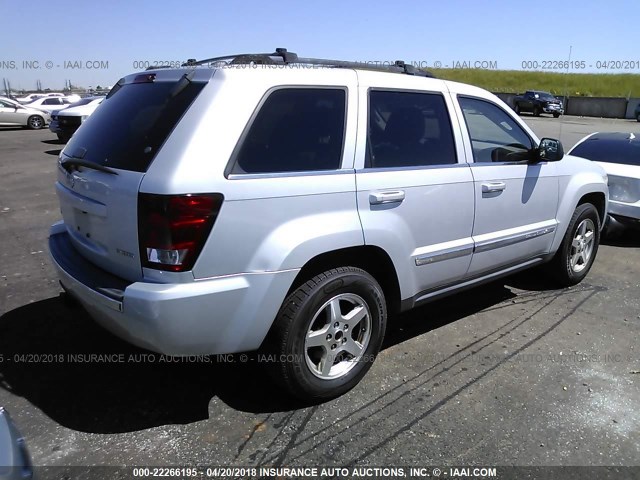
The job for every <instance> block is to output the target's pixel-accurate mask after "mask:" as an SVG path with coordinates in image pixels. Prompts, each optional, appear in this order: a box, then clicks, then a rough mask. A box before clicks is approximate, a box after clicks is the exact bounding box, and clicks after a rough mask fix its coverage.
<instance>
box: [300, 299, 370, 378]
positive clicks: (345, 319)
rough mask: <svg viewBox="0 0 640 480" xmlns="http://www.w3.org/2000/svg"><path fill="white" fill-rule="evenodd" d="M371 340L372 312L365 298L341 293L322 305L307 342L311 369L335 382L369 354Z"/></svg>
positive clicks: (312, 324)
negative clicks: (366, 353)
mask: <svg viewBox="0 0 640 480" xmlns="http://www.w3.org/2000/svg"><path fill="white" fill-rule="evenodd" d="M370 339H371V312H370V311H369V307H368V305H367V303H366V302H365V301H364V300H363V299H362V297H360V296H358V295H355V294H353V293H342V294H340V295H336V296H335V297H333V298H331V299H330V300H328V301H327V302H325V303H324V305H322V306H321V307H320V308H319V309H318V310H317V312H316V313H315V315H314V316H313V320H311V324H310V325H309V329H308V330H307V333H306V336H305V340H304V356H305V360H306V363H307V366H308V367H309V370H311V372H312V373H313V374H314V375H315V376H316V377H318V378H321V379H323V380H332V379H336V378H340V377H343V376H344V375H346V374H347V373H349V372H350V371H351V370H352V369H353V368H354V367H355V366H356V365H357V364H358V362H359V361H360V359H361V358H362V356H363V355H364V353H365V352H366V351H367V347H368V346H369V341H370Z"/></svg>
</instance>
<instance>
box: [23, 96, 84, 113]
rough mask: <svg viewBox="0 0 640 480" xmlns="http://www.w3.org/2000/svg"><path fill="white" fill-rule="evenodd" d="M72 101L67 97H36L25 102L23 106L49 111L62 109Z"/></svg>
mask: <svg viewBox="0 0 640 480" xmlns="http://www.w3.org/2000/svg"><path fill="white" fill-rule="evenodd" d="M72 103H73V101H71V100H69V99H68V98H67V97H42V98H37V99H35V100H34V101H33V102H30V103H27V104H25V107H29V108H37V109H38V110H44V111H46V112H49V113H51V112H52V111H54V110H62V109H63V108H67V107H68V106H69V105H71V104H72Z"/></svg>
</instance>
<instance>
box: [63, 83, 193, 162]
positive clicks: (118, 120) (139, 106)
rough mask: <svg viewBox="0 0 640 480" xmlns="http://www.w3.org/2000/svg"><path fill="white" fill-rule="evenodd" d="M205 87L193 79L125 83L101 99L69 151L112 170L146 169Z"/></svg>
mask: <svg viewBox="0 0 640 480" xmlns="http://www.w3.org/2000/svg"><path fill="white" fill-rule="evenodd" d="M204 85H205V83H200V82H190V83H188V84H187V86H186V87H184V88H182V89H176V86H177V82H153V83H131V84H125V85H123V86H122V87H120V88H119V89H118V90H117V91H116V92H115V93H114V94H113V95H112V96H111V97H110V98H107V99H106V100H104V101H103V102H102V103H101V105H100V108H98V109H97V110H96V111H95V112H94V113H93V114H92V115H91V117H90V119H89V121H88V123H87V125H83V127H82V128H80V129H78V131H77V132H76V133H75V134H74V135H73V137H71V141H70V142H69V143H68V144H67V146H66V147H65V149H64V152H63V153H64V154H65V155H68V156H71V157H76V158H81V159H82V160H85V161H89V162H94V163H97V164H99V165H104V166H106V167H110V168H117V169H124V170H131V171H136V172H146V171H147V169H148V168H149V165H150V164H151V162H152V161H153V159H154V158H155V156H156V154H157V153H158V151H159V150H160V148H161V147H162V144H163V143H164V142H165V140H166V139H167V137H168V136H169V134H170V133H171V131H172V130H173V128H174V127H175V126H176V125H177V124H178V122H179V121H180V119H181V118H182V116H183V115H184V113H185V112H186V111H187V109H188V108H189V106H190V105H191V104H192V103H193V101H194V100H195V98H196V97H197V96H198V94H199V93H200V92H201V91H202V89H203V87H204ZM178 90H179V91H178ZM176 91H178V93H176Z"/></svg>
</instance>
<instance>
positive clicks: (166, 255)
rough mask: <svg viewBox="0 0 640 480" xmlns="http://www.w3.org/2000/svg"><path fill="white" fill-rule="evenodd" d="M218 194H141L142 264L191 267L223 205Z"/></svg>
mask: <svg viewBox="0 0 640 480" xmlns="http://www.w3.org/2000/svg"><path fill="white" fill-rule="evenodd" d="M223 198H224V197H223V196H222V195H221V194H219V193H211V194H197V195H155V194H150V193H140V194H138V238H139V243H140V258H141V260H142V266H143V267H148V268H155V269H159V270H169V271H171V272H184V271H187V270H191V268H193V264H194V263H195V261H196V259H197V258H198V255H199V254H200V251H201V250H202V247H203V246H204V243H205V242H206V241H207V238H208V237H209V233H210V232H211V228H212V227H213V224H214V222H215V220H216V217H217V216H218V212H219V211H220V207H221V206H222V201H223Z"/></svg>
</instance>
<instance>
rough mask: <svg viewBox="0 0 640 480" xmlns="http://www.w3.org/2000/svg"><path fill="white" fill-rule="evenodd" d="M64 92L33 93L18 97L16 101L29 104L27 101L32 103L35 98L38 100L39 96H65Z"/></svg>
mask: <svg viewBox="0 0 640 480" xmlns="http://www.w3.org/2000/svg"><path fill="white" fill-rule="evenodd" d="M64 96H65V95H64V93H56V92H49V93H31V94H29V95H25V96H24V97H20V98H16V101H17V102H19V103H22V104H27V103H31V102H33V101H34V100H37V99H38V98H45V97H64Z"/></svg>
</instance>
